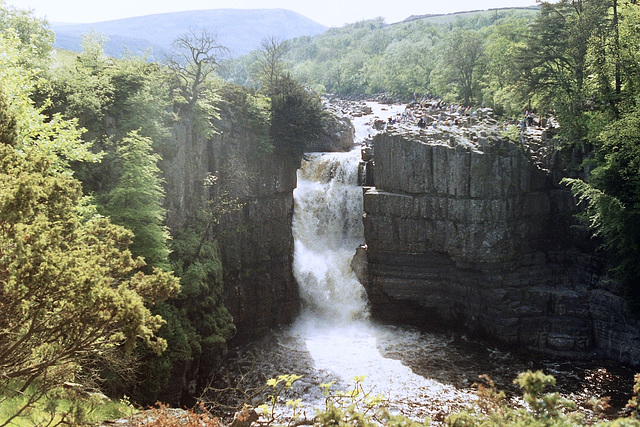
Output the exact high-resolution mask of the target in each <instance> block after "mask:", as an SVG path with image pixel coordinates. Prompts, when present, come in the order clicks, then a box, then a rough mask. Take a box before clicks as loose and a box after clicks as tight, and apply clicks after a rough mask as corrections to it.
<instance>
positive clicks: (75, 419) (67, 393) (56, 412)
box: [0, 384, 137, 427]
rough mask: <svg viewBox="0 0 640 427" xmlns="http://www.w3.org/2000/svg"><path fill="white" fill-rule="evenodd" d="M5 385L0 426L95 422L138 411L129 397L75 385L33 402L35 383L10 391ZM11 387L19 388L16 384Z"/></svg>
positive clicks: (35, 390)
mask: <svg viewBox="0 0 640 427" xmlns="http://www.w3.org/2000/svg"><path fill="white" fill-rule="evenodd" d="M3 388H4V389H5V394H4V395H0V426H5V425H7V426H12V427H13V426H16V427H23V426H24V427H33V426H55V425H72V426H73V425H96V424H97V423H100V422H102V421H106V420H114V419H119V418H127V417H130V416H131V415H133V414H134V413H135V412H137V410H136V408H135V407H134V406H133V405H131V403H130V402H129V401H128V400H127V399H121V400H119V401H115V400H112V399H109V398H108V397H106V396H105V395H103V394H101V393H91V392H86V391H83V390H81V389H80V387H78V385H75V384H67V386H66V387H58V388H55V389H52V390H49V391H48V392H47V393H46V394H44V395H43V396H42V398H41V399H38V400H36V401H35V402H32V403H30V402H29V399H30V397H31V396H34V395H37V394H38V392H39V390H37V389H36V386H30V387H28V388H27V389H26V390H25V391H24V392H17V391H16V392H13V393H10V394H9V393H7V392H6V390H7V389H9V387H3ZM11 389H12V390H16V389H17V387H11ZM16 414H18V415H17V416H16Z"/></svg>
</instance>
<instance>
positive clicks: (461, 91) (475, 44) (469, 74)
mask: <svg viewBox="0 0 640 427" xmlns="http://www.w3.org/2000/svg"><path fill="white" fill-rule="evenodd" d="M443 43H444V45H443V46H441V49H442V51H441V56H440V67H441V68H440V73H441V74H442V77H441V78H442V80H443V83H444V84H445V85H454V87H455V88H456V91H457V95H458V97H460V99H462V100H464V103H465V104H467V105H468V104H469V103H470V102H471V101H472V100H473V99H474V98H475V97H476V94H477V92H478V91H477V84H478V78H479V75H480V73H479V70H478V68H479V66H480V61H481V58H482V55H483V52H484V40H483V39H482V37H481V36H480V34H479V32H477V31H472V30H465V29H455V30H454V31H453V32H451V33H450V34H449V36H448V37H447V38H446V39H445V40H444V41H443ZM441 90H443V89H441Z"/></svg>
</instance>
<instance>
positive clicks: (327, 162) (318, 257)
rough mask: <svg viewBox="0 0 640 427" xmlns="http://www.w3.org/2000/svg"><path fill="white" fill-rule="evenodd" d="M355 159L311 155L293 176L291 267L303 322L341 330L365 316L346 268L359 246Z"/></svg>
mask: <svg viewBox="0 0 640 427" xmlns="http://www.w3.org/2000/svg"><path fill="white" fill-rule="evenodd" d="M359 159H360V151H359V150H354V151H352V152H349V153H323V154H320V153H317V154H312V155H310V156H309V159H308V160H306V161H303V165H302V167H301V169H300V170H299V171H298V188H297V189H296V190H295V192H294V200H295V211H294V212H295V213H294V219H293V235H294V239H295V251H294V266H293V268H294V274H295V277H296V279H297V281H298V285H299V286H300V293H301V297H302V300H303V302H304V306H305V311H304V314H303V317H305V318H312V319H315V320H320V321H321V322H324V323H327V322H330V323H332V324H341V325H342V326H344V325H345V324H347V323H350V322H353V321H356V320H362V319H365V318H366V317H367V316H368V313H367V302H366V295H365V292H364V289H363V287H362V285H361V284H360V283H359V282H358V279H357V278H356V276H355V274H354V272H353V270H352V269H351V265H350V261H351V257H352V256H353V254H354V251H355V248H356V247H357V246H358V245H359V244H360V243H363V241H364V236H363V226H362V187H359V186H358V163H359ZM307 320H309V319H307Z"/></svg>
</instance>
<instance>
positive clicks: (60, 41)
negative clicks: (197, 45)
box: [52, 9, 327, 59]
mask: <svg viewBox="0 0 640 427" xmlns="http://www.w3.org/2000/svg"><path fill="white" fill-rule="evenodd" d="M192 27H197V28H205V27H206V28H207V29H208V30H210V31H212V32H215V33H217V34H218V38H219V42H220V43H221V44H222V45H224V46H226V47H228V48H229V50H230V52H231V56H240V55H244V54H246V53H248V52H250V51H251V50H253V49H256V48H257V47H258V45H259V44H260V41H262V40H263V39H264V38H265V37H267V36H276V37H278V38H280V39H283V40H286V39H290V38H294V37H298V36H313V35H316V34H320V33H322V32H324V31H325V30H326V29H327V28H326V27H325V26H323V25H321V24H318V23H317V22H315V21H312V20H311V19H308V18H306V17H304V16H302V15H300V14H298V13H295V12H291V11H289V10H284V9H251V10H246V9H212V10H199V11H188V12H176V13H163V14H157V15H148V16H139V17H134V18H126V19H118V20H113V21H104V22H95V23H90V24H64V23H52V28H53V30H54V31H55V33H56V43H55V45H54V47H56V48H61V49H68V50H73V51H80V50H81V44H82V35H83V34H86V33H87V32H90V31H92V30H93V31H96V32H98V33H100V34H104V35H107V36H109V42H108V43H107V46H106V47H105V51H106V53H107V54H109V55H112V56H116V57H121V56H122V55H123V54H125V53H126V52H127V51H129V52H133V53H135V54H140V53H144V52H147V53H148V54H149V56H150V58H151V59H156V58H161V57H162V56H163V53H165V52H166V51H168V50H169V49H170V48H171V42H173V40H175V39H176V38H177V37H178V36H179V35H181V34H184V33H186V32H187V31H188V30H189V28H192Z"/></svg>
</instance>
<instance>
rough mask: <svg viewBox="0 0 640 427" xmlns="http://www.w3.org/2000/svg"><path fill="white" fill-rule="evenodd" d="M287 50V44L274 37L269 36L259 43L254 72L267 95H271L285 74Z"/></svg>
mask: <svg viewBox="0 0 640 427" xmlns="http://www.w3.org/2000/svg"><path fill="white" fill-rule="evenodd" d="M288 49H289V44H288V43H287V42H286V41H283V40H280V39H279V38H277V37H275V36H269V37H267V38H266V39H264V40H262V42H261V43H260V53H259V55H260V59H259V60H258V61H257V62H256V72H257V74H258V80H259V81H260V83H261V84H262V90H263V92H265V93H266V94H268V95H272V94H273V92H274V90H275V88H276V87H277V86H278V83H279V80H280V78H281V77H282V76H283V75H284V74H285V63H284V55H285V54H286V53H287V50H288Z"/></svg>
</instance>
